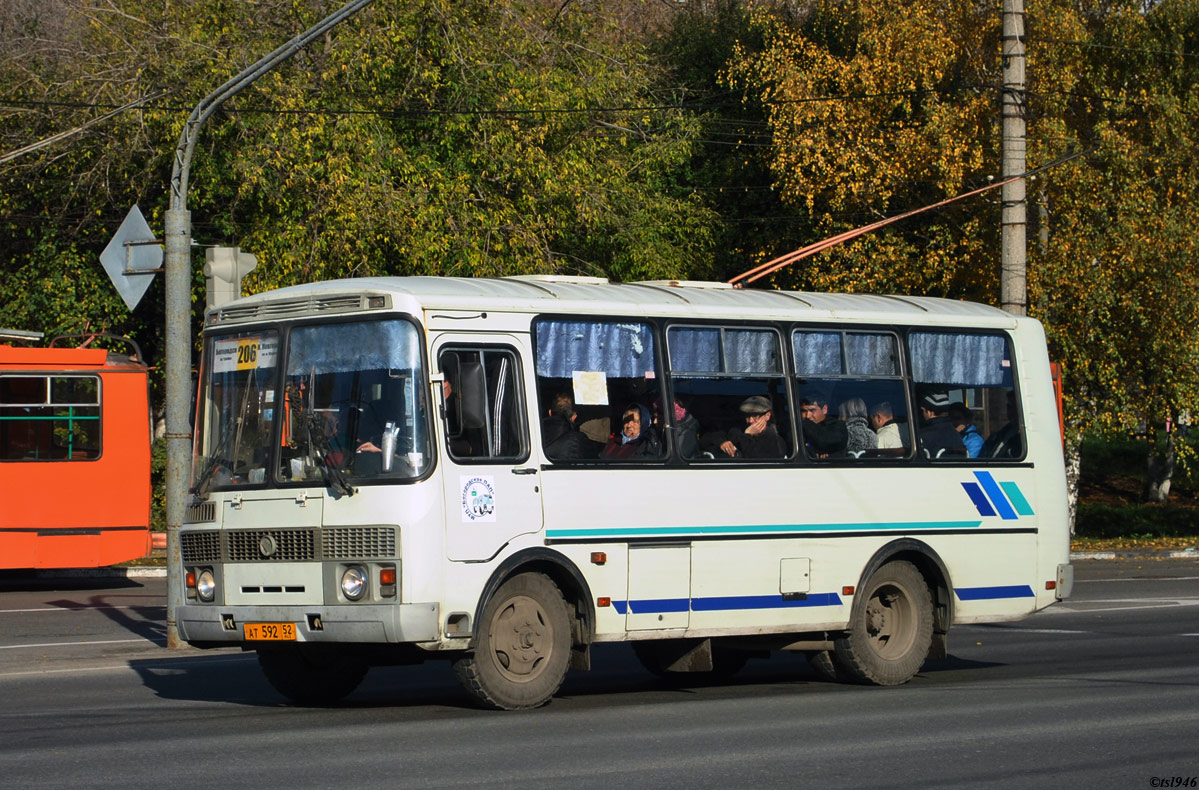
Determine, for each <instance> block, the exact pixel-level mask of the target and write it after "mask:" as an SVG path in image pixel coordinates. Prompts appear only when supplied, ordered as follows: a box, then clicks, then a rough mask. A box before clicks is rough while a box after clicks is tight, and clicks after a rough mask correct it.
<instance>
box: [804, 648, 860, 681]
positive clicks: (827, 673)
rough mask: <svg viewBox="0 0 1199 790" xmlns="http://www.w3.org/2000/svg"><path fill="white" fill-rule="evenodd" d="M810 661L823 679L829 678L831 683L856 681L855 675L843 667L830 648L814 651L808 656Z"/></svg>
mask: <svg viewBox="0 0 1199 790" xmlns="http://www.w3.org/2000/svg"><path fill="white" fill-rule="evenodd" d="M808 663H809V664H810V665H811V666H812V669H813V670H814V671H815V672H816V674H817V675H819V676H820V678H821V680H827V681H829V682H830V683H852V682H853V681H854V678H853V677H851V676H850V675H849V674H848V673H847V672H846V671H845V670H843V669H841V666H840V665H839V664H838V663H837V662H836V660H835V659H834V658H833V654H832V652H830V651H828V650H821V651H820V652H819V653H812V654H811V655H810V656H808Z"/></svg>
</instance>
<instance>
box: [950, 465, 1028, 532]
mask: <svg viewBox="0 0 1199 790" xmlns="http://www.w3.org/2000/svg"><path fill="white" fill-rule="evenodd" d="M974 477H975V478H976V479H977V480H978V482H977V483H975V482H968V483H962V488H964V489H966V493H967V494H968V495H969V497H970V500H971V501H972V502H974V507H976V508H977V509H978V514H979V515H980V516H995V515H998V516H999V517H1000V518H1002V519H1004V520H1006V521H1011V520H1013V519H1018V518H1020V516H1032V515H1035V514H1034V513H1033V509H1032V506H1031V505H1029V504H1028V499H1026V498H1025V496H1024V492H1022V491H1021V490H1020V486H1018V485H1016V483H1015V482H1013V481H1004V482H998V481H996V480H995V478H994V477H993V476H992V475H991V473H990V472H975V473H974Z"/></svg>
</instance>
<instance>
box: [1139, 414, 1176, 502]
mask: <svg viewBox="0 0 1199 790" xmlns="http://www.w3.org/2000/svg"><path fill="white" fill-rule="evenodd" d="M1171 428H1173V426H1172V425H1171V426H1169V427H1167V428H1166V444H1165V447H1164V448H1162V449H1161V450H1160V451H1159V449H1158V447H1157V442H1156V441H1155V440H1156V438H1157V437H1156V432H1155V431H1150V433H1149V437H1150V438H1149V454H1148V459H1147V463H1146V469H1145V490H1144V492H1143V494H1142V499H1143V500H1144V501H1145V502H1165V501H1166V500H1167V499H1169V498H1170V481H1171V479H1172V478H1173V477H1174V462H1175V455H1176V453H1175V449H1176V448H1175V444H1174V431H1173V430H1171Z"/></svg>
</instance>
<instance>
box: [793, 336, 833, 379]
mask: <svg viewBox="0 0 1199 790" xmlns="http://www.w3.org/2000/svg"><path fill="white" fill-rule="evenodd" d="M791 344H792V346H793V348H794V351H795V372H796V373H798V374H799V375H800V376H837V375H840V374H841V373H844V372H845V371H844V370H843V366H842V364H841V333H840V332H796V333H795V334H794V335H792V337H791Z"/></svg>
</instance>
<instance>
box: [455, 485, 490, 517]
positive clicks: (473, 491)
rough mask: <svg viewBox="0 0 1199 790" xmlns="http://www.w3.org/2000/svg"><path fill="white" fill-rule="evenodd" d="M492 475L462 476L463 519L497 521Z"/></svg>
mask: <svg viewBox="0 0 1199 790" xmlns="http://www.w3.org/2000/svg"><path fill="white" fill-rule="evenodd" d="M492 480H493V478H491V477H463V478H462V520H463V522H466V523H478V522H481V521H495V486H494V485H493V483H492Z"/></svg>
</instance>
